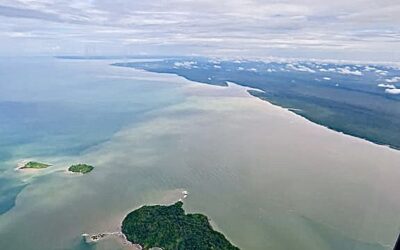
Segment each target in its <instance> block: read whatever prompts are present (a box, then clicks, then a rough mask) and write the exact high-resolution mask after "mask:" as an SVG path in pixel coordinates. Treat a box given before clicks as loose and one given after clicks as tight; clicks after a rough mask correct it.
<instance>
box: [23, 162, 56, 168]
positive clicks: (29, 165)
mask: <svg viewBox="0 0 400 250" xmlns="http://www.w3.org/2000/svg"><path fill="white" fill-rule="evenodd" d="M50 166H51V165H50V164H45V163H41V162H37V161H29V162H27V163H26V164H24V165H23V166H22V167H20V169H43V168H47V167H50Z"/></svg>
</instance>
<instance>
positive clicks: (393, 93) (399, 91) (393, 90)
mask: <svg viewBox="0 0 400 250" xmlns="http://www.w3.org/2000/svg"><path fill="white" fill-rule="evenodd" d="M385 92H386V93H388V94H392V95H399V94H400V89H385Z"/></svg>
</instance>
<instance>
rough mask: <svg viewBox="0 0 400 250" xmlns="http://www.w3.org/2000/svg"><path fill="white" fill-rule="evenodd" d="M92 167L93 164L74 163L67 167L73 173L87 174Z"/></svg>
mask: <svg viewBox="0 0 400 250" xmlns="http://www.w3.org/2000/svg"><path fill="white" fill-rule="evenodd" d="M93 169H94V167H93V166H91V165H88V164H82V163H80V164H75V165H72V166H70V167H69V168H68V171H70V172H73V173H81V174H87V173H89V172H91V171H92V170H93Z"/></svg>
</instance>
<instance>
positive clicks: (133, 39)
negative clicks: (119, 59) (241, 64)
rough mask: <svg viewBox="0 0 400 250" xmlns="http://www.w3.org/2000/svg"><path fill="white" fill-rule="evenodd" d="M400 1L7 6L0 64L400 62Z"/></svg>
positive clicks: (184, 0)
mask: <svg viewBox="0 0 400 250" xmlns="http://www.w3.org/2000/svg"><path fill="white" fill-rule="evenodd" d="M399 13H400V1H399V0H282V1H274V0H157V1H151V0H147V1H144V0H80V1H77V0H59V1H56V0H53V1H52V0H0V55H1V56H17V55H86V56H87V55H89V56H96V55H97V56H98V55H123V56H130V55H185V56H191V55H201V56H213V57H241V58H263V57H281V58H288V57H289V58H316V59H340V60H358V61H385V62H400V14H399Z"/></svg>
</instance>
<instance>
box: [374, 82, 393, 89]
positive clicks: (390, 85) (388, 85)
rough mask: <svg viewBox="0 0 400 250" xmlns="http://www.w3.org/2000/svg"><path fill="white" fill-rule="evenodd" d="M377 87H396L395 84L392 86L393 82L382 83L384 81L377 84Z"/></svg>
mask: <svg viewBox="0 0 400 250" xmlns="http://www.w3.org/2000/svg"><path fill="white" fill-rule="evenodd" d="M378 87H380V88H387V89H395V88H396V86H394V85H393V84H384V83H380V84H378Z"/></svg>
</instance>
